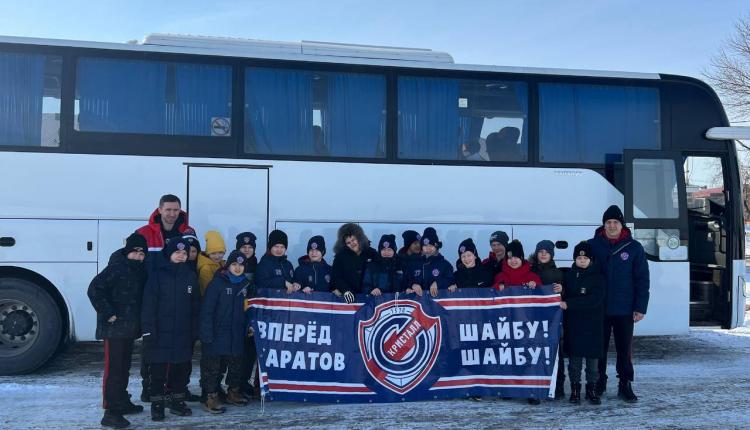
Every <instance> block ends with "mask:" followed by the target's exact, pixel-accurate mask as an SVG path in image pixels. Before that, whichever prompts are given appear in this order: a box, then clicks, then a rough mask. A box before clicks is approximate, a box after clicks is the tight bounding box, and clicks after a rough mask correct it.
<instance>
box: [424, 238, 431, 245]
mask: <svg viewBox="0 0 750 430" xmlns="http://www.w3.org/2000/svg"><path fill="white" fill-rule="evenodd" d="M422 243H424V244H425V245H429V244H430V239H428V238H426V237H425V238H424V240H423V241H422Z"/></svg>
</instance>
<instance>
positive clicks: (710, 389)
mask: <svg viewBox="0 0 750 430" xmlns="http://www.w3.org/2000/svg"><path fill="white" fill-rule="evenodd" d="M634 353H635V356H634V360H635V363H636V378H637V380H636V383H635V384H634V387H635V391H636V393H637V394H638V395H639V396H640V401H639V402H638V403H636V404H632V405H631V404H626V403H623V402H621V401H619V400H618V399H617V398H616V396H615V394H616V383H615V382H614V369H613V358H612V357H610V370H609V375H610V387H609V390H608V392H607V394H606V395H605V398H604V402H603V404H602V405H601V406H590V405H587V404H582V405H580V406H573V405H570V404H568V403H567V401H564V402H563V401H558V402H553V401H549V402H543V403H542V405H540V406H530V405H528V404H527V403H526V402H525V401H515V400H514V401H502V400H485V401H482V402H474V401H467V400H453V401H439V402H438V401H436V402H419V403H401V404H377V405H371V404H362V405H357V404H355V405H320V404H302V403H278V402H266V404H265V410H263V411H261V405H260V403H258V402H255V403H251V404H250V405H249V406H247V407H244V408H240V407H229V409H228V411H227V413H226V414H224V415H219V416H212V415H209V414H207V413H205V412H203V411H202V410H201V409H200V407H199V405H198V404H191V405H192V406H193V411H194V415H193V416H192V417H184V418H181V417H176V416H174V415H170V414H167V418H166V420H165V421H164V422H163V423H160V424H157V423H152V422H151V421H150V419H149V414H148V407H147V408H146V412H144V413H142V414H140V415H135V416H130V417H128V418H129V419H130V420H131V421H132V423H133V427H135V428H219V427H221V428H229V427H234V428H250V427H259V428H281V427H284V428H310V427H338V428H394V427H395V428H462V427H466V428H476V427H481V428H495V427H503V428H573V427H579V428H596V429H602V428H606V429H619V428H629V429H633V428H665V427H670V428H707V427H708V428H713V427H721V428H750V412H748V404H750V371H748V369H750V317H748V318H746V327H742V328H738V329H735V330H732V331H726V330H718V329H695V330H692V331H691V332H690V333H689V334H688V335H685V336H671V337H646V338H636V341H635V348H634ZM102 360H103V355H102V347H101V344H97V343H82V344H77V345H74V346H73V347H71V348H70V349H69V350H68V351H67V352H65V353H63V354H61V355H60V356H58V357H57V358H56V359H55V360H54V361H53V362H52V363H51V364H50V365H49V366H47V367H45V368H44V369H42V370H41V371H39V372H37V373H36V374H34V375H28V376H18V377H0V428H7V429H20V428H45V429H49V428H66V429H68V428H99V420H100V419H101V412H102V411H101V409H99V408H100V404H101V376H102ZM133 363H134V365H133V366H134V368H133V371H132V372H131V373H132V375H131V384H130V392H131V393H132V394H133V397H134V399H135V398H136V397H137V396H138V394H139V393H140V383H139V379H138V378H137V372H138V364H137V363H138V357H137V356H136V357H134V360H133ZM197 368H198V366H197V363H195V364H194V369H196V370H195V371H194V372H193V378H192V381H191V386H190V388H191V390H192V391H193V392H199V388H198V385H197V376H198V375H197ZM566 391H569V390H568V389H567V387H566Z"/></svg>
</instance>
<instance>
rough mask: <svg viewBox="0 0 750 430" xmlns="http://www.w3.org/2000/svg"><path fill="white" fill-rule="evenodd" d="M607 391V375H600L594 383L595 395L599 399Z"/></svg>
mask: <svg viewBox="0 0 750 430" xmlns="http://www.w3.org/2000/svg"><path fill="white" fill-rule="evenodd" d="M605 391H607V375H602V376H600V377H599V380H598V381H596V394H597V395H598V396H599V397H601V396H602V395H603V394H604V392H605Z"/></svg>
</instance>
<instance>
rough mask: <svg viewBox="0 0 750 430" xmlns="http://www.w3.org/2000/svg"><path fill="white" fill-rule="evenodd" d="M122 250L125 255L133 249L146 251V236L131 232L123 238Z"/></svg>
mask: <svg viewBox="0 0 750 430" xmlns="http://www.w3.org/2000/svg"><path fill="white" fill-rule="evenodd" d="M139 248H140V249H139ZM123 251H124V252H125V255H126V256H127V255H128V254H130V253H131V252H133V251H143V253H144V254H145V253H147V252H148V244H147V243H146V238H145V237H143V236H141V235H140V234H139V233H133V234H131V235H130V236H128V238H127V239H125V248H124V249H123Z"/></svg>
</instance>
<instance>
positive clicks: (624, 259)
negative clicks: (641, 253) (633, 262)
mask: <svg viewBox="0 0 750 430" xmlns="http://www.w3.org/2000/svg"><path fill="white" fill-rule="evenodd" d="M620 258H622V261H628V258H630V254H628V253H627V252H623V253H622V254H620Z"/></svg>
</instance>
